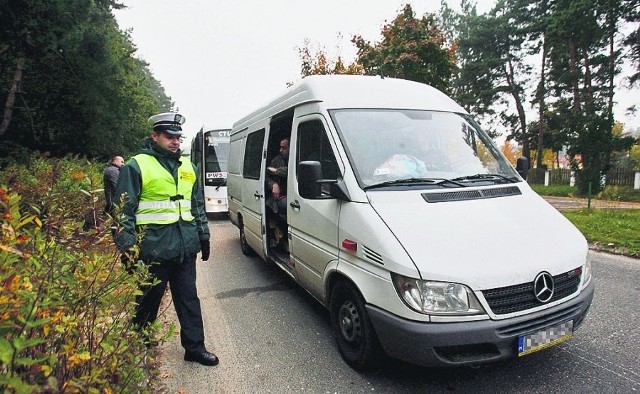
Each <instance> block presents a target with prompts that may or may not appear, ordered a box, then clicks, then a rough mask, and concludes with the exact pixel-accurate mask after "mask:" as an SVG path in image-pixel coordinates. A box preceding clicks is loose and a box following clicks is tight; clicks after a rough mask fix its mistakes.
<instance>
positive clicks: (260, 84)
mask: <svg viewBox="0 0 640 394" xmlns="http://www.w3.org/2000/svg"><path fill="white" fill-rule="evenodd" d="M447 1H448V2H449V3H450V6H451V7H452V8H454V9H457V4H459V3H460V2H459V0H447ZM124 3H125V5H127V8H125V9H123V10H115V11H114V15H115V16H116V19H117V21H118V24H119V26H120V29H122V30H127V29H129V30H130V34H131V39H132V41H133V43H134V45H136V47H137V48H138V52H137V55H138V57H140V58H142V59H144V60H145V61H146V62H147V63H149V68H150V70H151V72H152V73H153V75H154V77H155V78H156V79H157V80H159V81H160V83H161V84H162V86H164V88H165V91H166V94H167V95H168V96H170V97H171V99H172V100H173V101H174V102H175V106H176V109H177V110H178V111H179V112H180V113H181V114H182V115H184V116H185V117H186V119H187V120H186V123H185V124H184V125H183V130H184V131H185V133H186V134H187V136H188V138H189V137H191V136H192V135H193V134H195V133H196V132H197V131H198V130H200V128H201V127H202V126H204V127H205V129H214V128H231V126H232V125H233V122H235V121H236V120H238V119H240V118H242V117H244V116H245V115H247V114H249V113H250V112H252V111H253V110H254V109H255V108H258V107H259V106H262V105H263V104H265V103H266V102H267V101H269V100H270V99H271V98H273V97H275V96H276V95H277V94H279V93H280V92H281V91H283V90H285V89H286V86H287V83H290V82H295V81H298V80H299V79H300V57H299V55H298V49H300V48H302V47H304V45H305V40H308V42H309V44H310V47H311V48H312V49H313V50H317V49H318V48H322V49H323V50H325V51H326V52H327V53H328V55H329V59H335V58H336V57H337V56H338V55H339V56H341V57H342V59H343V60H344V61H345V62H346V63H349V62H352V61H353V60H354V59H355V55H356V49H355V46H354V45H353V44H352V43H351V41H350V40H351V37H352V36H354V35H360V36H362V37H363V38H364V39H366V40H369V41H371V42H377V41H379V40H380V38H381V36H380V32H381V30H382V27H383V25H384V24H385V23H386V22H390V21H391V20H393V18H394V17H395V16H396V15H397V14H398V13H399V11H400V10H401V9H402V8H403V6H404V4H407V3H408V4H411V6H412V8H413V10H414V12H415V13H416V15H417V16H422V15H424V14H425V13H427V12H436V11H437V10H438V9H439V8H440V0H420V1H406V0H404V1H396V0H322V1H308V0H307V1H301V0H268V1H266V0H126V1H125V2H124ZM494 3H495V0H478V1H477V4H478V12H479V13H484V12H487V11H489V10H490V8H491V6H492V5H493V4H494ZM623 93H624V94H618V95H617V96H616V98H617V99H618V100H620V105H618V106H617V110H616V118H617V119H620V120H621V121H623V122H624V123H625V125H626V126H627V127H633V128H634V129H635V128H636V127H640V115H638V116H627V115H625V114H624V108H626V107H628V106H630V105H632V104H633V103H634V101H636V102H637V99H636V98H635V97H637V96H638V92H637V90H636V92H635V94H631V92H626V91H624V92H623ZM185 145H186V144H185ZM184 147H185V146H183V148H184Z"/></svg>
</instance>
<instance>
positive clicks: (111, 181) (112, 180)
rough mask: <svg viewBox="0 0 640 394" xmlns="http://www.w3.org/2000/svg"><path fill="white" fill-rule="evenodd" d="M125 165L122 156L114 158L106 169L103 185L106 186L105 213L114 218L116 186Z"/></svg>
mask: <svg viewBox="0 0 640 394" xmlns="http://www.w3.org/2000/svg"><path fill="white" fill-rule="evenodd" d="M123 165H124V159H123V158H122V156H113V157H112V158H111V161H109V164H107V167H106V168H105V169H104V175H103V176H102V183H103V185H104V198H105V204H104V213H106V214H109V215H111V216H113V207H114V205H113V200H114V199H115V196H116V184H117V183H118V177H119V176H120V169H121V168H122V166H123Z"/></svg>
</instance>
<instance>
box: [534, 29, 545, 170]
mask: <svg viewBox="0 0 640 394" xmlns="http://www.w3.org/2000/svg"><path fill="white" fill-rule="evenodd" d="M546 62H547V41H546V39H545V37H542V65H541V67H540V83H539V84H538V91H537V92H536V95H537V96H538V106H539V110H538V154H537V156H536V167H537V168H540V166H541V165H542V150H543V149H544V146H543V141H544V131H545V128H546V122H545V119H544V111H545V110H546V108H545V107H546V104H545V101H544V96H545V94H546V92H545V83H546V81H545V65H546Z"/></svg>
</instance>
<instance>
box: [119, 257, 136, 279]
mask: <svg viewBox="0 0 640 394" xmlns="http://www.w3.org/2000/svg"><path fill="white" fill-rule="evenodd" d="M120 261H121V262H122V265H123V266H124V269H125V270H127V272H128V273H129V274H133V272H134V271H135V268H134V267H135V259H134V257H133V252H125V253H122V254H121V255H120Z"/></svg>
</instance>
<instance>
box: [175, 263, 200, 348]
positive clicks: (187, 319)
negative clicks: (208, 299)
mask: <svg viewBox="0 0 640 394" xmlns="http://www.w3.org/2000/svg"><path fill="white" fill-rule="evenodd" d="M169 282H170V285H169V289H170V290H171V298H172V299H173V305H174V306H175V308H176V315H177V316H178V320H179V321H180V341H181V343H182V347H184V349H185V350H186V351H187V352H204V351H206V349H205V345H204V327H203V323H202V311H201V309H200V299H199V298H198V291H197V289H196V256H195V255H194V256H192V257H188V258H187V261H185V262H183V263H178V264H176V265H174V266H173V270H172V273H171V277H170V279H169Z"/></svg>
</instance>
